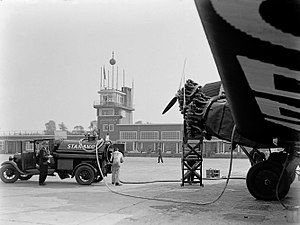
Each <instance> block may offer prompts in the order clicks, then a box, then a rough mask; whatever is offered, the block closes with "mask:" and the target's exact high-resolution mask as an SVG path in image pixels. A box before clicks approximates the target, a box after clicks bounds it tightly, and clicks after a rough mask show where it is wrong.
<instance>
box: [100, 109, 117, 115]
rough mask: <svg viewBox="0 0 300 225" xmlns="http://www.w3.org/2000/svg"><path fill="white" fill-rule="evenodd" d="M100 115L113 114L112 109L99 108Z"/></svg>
mask: <svg viewBox="0 0 300 225" xmlns="http://www.w3.org/2000/svg"><path fill="white" fill-rule="evenodd" d="M101 111H102V112H101V114H102V115H114V110H113V109H102V110H101Z"/></svg>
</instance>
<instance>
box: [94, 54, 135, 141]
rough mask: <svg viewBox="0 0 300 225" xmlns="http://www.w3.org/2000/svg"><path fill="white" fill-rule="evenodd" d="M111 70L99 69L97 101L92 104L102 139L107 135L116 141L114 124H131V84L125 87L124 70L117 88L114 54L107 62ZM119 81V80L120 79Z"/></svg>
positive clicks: (116, 69) (117, 69)
mask: <svg viewBox="0 0 300 225" xmlns="http://www.w3.org/2000/svg"><path fill="white" fill-rule="evenodd" d="M109 64H110V67H111V69H110V70H109V69H106V68H105V66H103V67H101V77H100V90H99V91H98V94H99V100H97V101H95V102H94V108H95V109H96V110H97V127H98V132H99V134H100V136H101V137H102V138H104V137H105V136H106V135H107V134H109V136H110V139H111V140H116V139H117V137H118V133H117V132H118V131H117V130H116V124H133V111H134V108H133V83H132V87H127V86H126V85H125V70H123V71H122V77H123V78H122V81H123V85H121V87H119V68H118V67H117V66H116V60H115V59H114V52H113V53H112V58H111V59H110V60H109ZM120 80H121V79H120Z"/></svg>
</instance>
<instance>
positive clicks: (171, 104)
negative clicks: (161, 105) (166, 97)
mask: <svg viewBox="0 0 300 225" xmlns="http://www.w3.org/2000/svg"><path fill="white" fill-rule="evenodd" d="M177 98H178V97H177V95H176V96H175V97H173V98H172V99H171V101H170V102H169V104H168V105H167V106H166V108H165V109H164V111H163V112H162V114H165V113H166V112H168V111H169V109H171V108H172V107H173V105H174V104H175V103H176V101H177Z"/></svg>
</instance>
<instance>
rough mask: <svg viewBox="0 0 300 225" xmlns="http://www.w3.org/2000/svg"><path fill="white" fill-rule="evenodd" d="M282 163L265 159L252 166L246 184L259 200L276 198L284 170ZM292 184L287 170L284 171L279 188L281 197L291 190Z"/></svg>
mask: <svg viewBox="0 0 300 225" xmlns="http://www.w3.org/2000/svg"><path fill="white" fill-rule="evenodd" d="M282 168H283V167H282V165H280V164H278V163H275V162H269V161H263V162H260V163H257V164H255V165H254V166H252V167H251V168H250V169H249V171H248V173H247V177H246V184H247V188H248V190H249V192H250V194H251V195H252V196H253V197H255V198H256V199H259V200H265V201H271V200H276V199H277V197H276V186H277V182H278V180H279V178H280V175H281V172H282ZM289 189H290V184H289V183H288V175H287V172H286V170H285V171H284V173H283V176H282V178H281V182H280V185H279V190H278V197H279V199H282V198H284V197H285V196H286V195H287V193H288V192H289Z"/></svg>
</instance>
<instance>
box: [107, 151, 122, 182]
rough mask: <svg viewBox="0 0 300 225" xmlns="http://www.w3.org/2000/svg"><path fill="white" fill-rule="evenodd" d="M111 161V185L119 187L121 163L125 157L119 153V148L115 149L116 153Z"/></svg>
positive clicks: (112, 155)
mask: <svg viewBox="0 0 300 225" xmlns="http://www.w3.org/2000/svg"><path fill="white" fill-rule="evenodd" d="M110 161H111V162H112V166H111V170H112V173H111V183H112V184H115V185H116V186H119V185H121V184H120V180H119V175H120V167H121V163H123V162H124V157H123V154H122V153H121V152H119V149H118V148H114V152H113V153H112V154H111V159H110Z"/></svg>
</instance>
